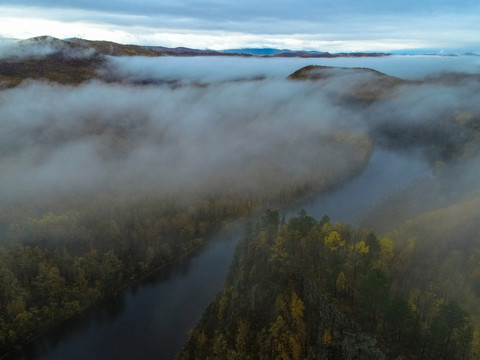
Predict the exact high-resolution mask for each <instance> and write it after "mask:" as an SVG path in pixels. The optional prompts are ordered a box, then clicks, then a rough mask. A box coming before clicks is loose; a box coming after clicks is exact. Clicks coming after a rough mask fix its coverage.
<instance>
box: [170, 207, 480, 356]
mask: <svg viewBox="0 0 480 360" xmlns="http://www.w3.org/2000/svg"><path fill="white" fill-rule="evenodd" d="M418 255H420V254H418ZM410 256H412V255H411V254H410ZM407 259H408V258H407ZM407 259H406V255H405V250H404V249H402V247H401V246H400V245H397V244H394V242H393V241H392V240H391V239H389V238H387V237H384V238H380V239H379V238H377V237H376V236H375V235H374V234H373V233H372V232H369V231H366V230H358V231H356V230H354V229H352V228H351V227H350V226H348V225H345V224H341V223H331V222H330V219H329V218H328V216H324V217H323V218H322V219H320V220H319V221H317V220H316V219H314V218H312V217H311V216H308V214H307V213H305V211H302V212H300V214H299V216H297V217H293V218H291V219H289V220H288V222H285V219H284V218H281V217H280V215H279V213H278V211H271V210H267V212H266V213H265V214H264V216H263V217H262V221H261V222H260V223H257V224H254V225H250V226H249V227H248V228H247V229H246V234H245V238H244V240H243V241H242V242H241V244H240V245H239V246H238V248H237V252H236V254H235V260H234V262H233V264H232V266H231V269H230V273H229V275H228V277H227V280H226V283H225V286H224V289H223V290H222V292H221V293H220V294H218V296H217V298H216V299H215V300H214V301H213V302H212V303H211V304H210V305H209V307H208V308H207V309H206V310H205V312H204V314H203V316H202V319H201V320H200V322H199V323H198V325H197V327H196V328H195V329H194V330H193V331H192V333H191V335H190V339H189V341H188V343H187V345H186V347H185V348H184V350H183V352H182V353H181V354H180V355H179V359H385V358H387V359H396V358H398V356H404V357H406V358H411V359H434V358H437V359H475V358H477V356H478V351H479V348H478V340H479V338H478V330H477V329H478V325H477V324H476V323H475V322H474V321H473V319H472V317H471V316H470V314H469V312H468V311H467V310H466V309H465V306H464V305H463V304H460V303H459V302H458V301H456V299H455V296H446V295H445V294H444V292H443V291H444V289H443V288H442V287H438V288H432V289H430V292H431V293H430V294H431V296H432V297H435V298H436V301H432V302H428V303H425V302H424V301H423V297H422V296H418V297H412V296H410V297H406V296H405V294H407V295H408V294H412V293H417V294H418V295H421V291H420V293H419V292H418V291H419V290H418V289H417V288H414V286H413V283H414V282H418V281H428V279H427V278H428V276H427V274H425V270H426V268H427V267H428V265H426V264H424V263H422V262H420V261H417V262H416V267H417V268H416V269H414V270H413V269H412V268H411V265H412V264H411V262H408V260H407ZM415 259H418V258H417V257H415Z"/></svg>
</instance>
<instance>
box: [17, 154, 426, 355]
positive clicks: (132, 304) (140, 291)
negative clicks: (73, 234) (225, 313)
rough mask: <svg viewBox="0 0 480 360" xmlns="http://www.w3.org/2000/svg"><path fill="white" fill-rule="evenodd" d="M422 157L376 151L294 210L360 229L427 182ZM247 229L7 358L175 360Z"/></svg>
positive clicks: (227, 233) (228, 233)
mask: <svg viewBox="0 0 480 360" xmlns="http://www.w3.org/2000/svg"><path fill="white" fill-rule="evenodd" d="M429 174H430V168H429V166H428V165H427V164H426V163H425V162H423V161H422V160H421V159H420V158H418V157H413V156H408V155H406V154H400V153H396V152H390V151H385V150H381V149H377V150H376V151H375V152H374V153H373V155H372V158H371V160H370V163H369V165H368V166H367V168H366V169H365V170H364V171H363V173H362V174H361V175H360V176H358V177H356V178H355V179H353V180H351V181H349V182H348V183H346V184H345V185H343V186H342V187H340V188H338V189H336V190H334V191H331V192H329V193H328V194H324V195H317V196H314V197H312V198H310V199H307V200H305V201H303V202H301V203H297V204H295V205H294V206H291V207H290V208H289V209H288V210H287V211H286V213H287V215H289V216H290V215H295V214H296V213H298V211H300V209H302V208H304V209H306V210H307V212H308V213H309V214H310V215H312V216H314V217H316V218H320V217H321V216H323V215H324V214H328V215H329V216H330V218H331V219H332V220H333V221H344V222H348V223H351V224H353V225H358V224H359V223H360V221H361V218H362V214H364V213H365V211H367V210H368V208H370V207H371V206H373V205H374V204H375V202H376V201H378V200H380V199H381V198H383V197H385V196H386V195H388V194H389V193H391V192H392V191H395V190H398V189H400V188H402V187H405V186H407V185H408V184H410V183H411V182H412V181H414V180H417V179H419V178H422V177H424V176H429ZM242 234H243V229H242V228H241V227H237V228H235V229H233V230H230V231H225V232H223V233H221V234H219V235H217V236H216V237H215V238H214V239H212V241H211V242H209V244H208V245H207V246H206V247H205V248H204V249H202V251H201V252H200V253H199V254H196V255H195V256H193V257H191V258H189V259H185V260H184V261H182V262H181V263H179V264H176V265H175V266H173V267H172V268H170V269H168V270H165V271H161V272H159V273H158V274H155V275H154V276H152V277H150V278H148V279H146V280H145V281H144V282H143V283H141V284H138V285H135V286H132V287H131V288H129V289H127V290H125V291H124V292H123V293H122V294H120V295H118V296H117V297H116V298H115V299H112V300H111V301H108V302H105V303H102V304H100V305H98V306H96V307H95V308H94V309H92V310H90V311H88V312H87V313H86V314H82V316H81V317H80V318H78V319H73V320H71V321H68V322H67V323H65V324H64V325H62V326H59V327H58V328H56V329H54V330H53V331H51V332H50V333H48V334H46V335H44V336H42V337H41V338H39V339H37V340H36V341H35V342H34V343H32V344H31V345H30V346H29V347H28V348H26V349H25V351H24V352H23V353H21V354H19V355H17V356H14V357H11V358H10V359H12V360H13V359H42V360H46V359H58V360H60V359H62V360H64V359H69V360H79V359H89V360H93V359H102V360H104V359H118V360H121V359H129V360H130V359H167V360H168V359H173V358H174V356H175V354H176V353H177V352H178V351H179V350H180V349H181V347H182V345H183V344H184V343H185V340H186V338H187V332H188V330H189V329H191V328H192V327H193V326H194V324H195V322H196V321H197V319H198V318H199V316H200V315H201V313H202V311H203V309H204V308H205V307H206V306H207V304H208V303H209V301H210V300H211V299H212V298H213V297H214V296H215V294H216V293H217V292H218V291H219V290H220V288H221V286H222V283H223V281H224V278H225V276H226V273H227V271H228V267H229V264H230V262H231V260H232V257H233V253H234V249H235V246H236V244H237V243H238V241H239V240H240V238H241V237H242Z"/></svg>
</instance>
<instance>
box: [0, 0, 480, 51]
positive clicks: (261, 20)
mask: <svg viewBox="0 0 480 360" xmlns="http://www.w3.org/2000/svg"><path fill="white" fill-rule="evenodd" d="M0 10H1V14H2V15H1V16H0V34H1V35H3V36H4V37H20V38H26V37H31V36H35V35H44V34H49V35H53V36H57V37H60V38H66V37H84V38H88V39H94V40H100V39H103V40H112V41H118V42H121V43H137V44H148V45H163V46H173V47H175V46H187V47H193V48H211V49H226V48H239V47H278V48H291V49H306V50H324V51H331V52H342V51H392V50H399V49H415V48H424V49H426V48H435V49H437V50H440V49H445V50H448V49H460V50H466V49H467V50H470V51H480V49H479V48H478V40H477V34H478V33H479V30H480V29H479V26H480V25H479V24H480V21H479V20H480V15H478V14H480V5H478V3H477V2H475V1H462V2H461V4H460V3H459V2H455V1H451V0H443V1H435V2H434V1H422V2H418V1H417V2H414V1H390V2H381V1H377V0H374V1H368V2H358V1H352V0H343V1H336V2H333V3H332V2H326V1H321V2H318V1H312V0H303V1H294V2H293V1H280V2H278V1H277V2H271V1H266V2H262V3H260V4H259V3H258V2H252V1H243V2H234V1H218V0H215V1H213V0H212V1H206V2H205V1H203V2H198V1H191V0H184V1H175V2H171V1H162V2H158V1H143V2H142V3H141V4H139V3H138V2H133V1H122V2H106V1H102V2H98V1H96V2H94V1H76V2H71V1H65V0H64V1H55V2H54V1H41V2H37V1H24V2H22V5H21V6H19V4H18V2H17V1H12V0H7V1H4V2H2V6H1V7H0ZM476 14H477V15H476ZM39 31H42V33H41V34H40V33H38V32H39Z"/></svg>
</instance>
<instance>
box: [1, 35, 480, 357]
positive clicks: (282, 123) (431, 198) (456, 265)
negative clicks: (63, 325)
mask: <svg viewBox="0 0 480 360" xmlns="http://www.w3.org/2000/svg"><path fill="white" fill-rule="evenodd" d="M30 45H31V44H29V43H26V44H23V45H18V43H13V42H8V41H5V40H3V41H2V43H0V59H1V61H3V62H4V64H7V65H8V66H7V65H5V66H6V67H5V69H6V68H7V67H8V69H13V70H11V71H12V73H11V74H9V73H8V71H6V70H5V71H4V72H3V73H0V85H1V86H2V90H0V121H1V125H2V126H1V127H0V203H1V205H0V236H1V238H0V275H1V277H0V279H1V280H0V290H1V291H0V294H1V298H0V348H1V350H3V349H5V351H6V350H9V349H11V348H13V347H15V346H18V344H22V343H24V342H27V341H29V340H31V339H32V338H33V337H34V336H36V335H37V334H38V333H41V332H43V331H46V330H47V329H49V328H51V327H52V326H54V325H55V324H56V323H58V322H60V321H62V320H63V319H65V318H69V317H72V316H74V315H76V314H79V313H81V312H82V311H84V310H85V309H87V308H88V307H89V306H91V305H92V304H93V303H95V302H96V301H98V300H99V299H103V298H106V297H108V296H111V294H112V293H114V292H115V291H117V290H118V289H119V288H121V287H123V286H125V285H127V284H129V283H131V282H132V281H134V280H136V279H139V278H142V276H145V274H148V273H150V272H152V271H154V270H155V269H158V268H162V267H164V266H165V265H166V264H170V263H172V262H175V261H178V259H180V258H181V257H183V256H185V254H189V253H192V252H193V251H195V250H197V249H199V248H201V247H202V246H203V245H204V244H205V243H206V242H208V239H209V238H210V237H211V235H212V234H213V233H215V232H216V231H218V230H219V229H222V228H223V227H224V226H225V225H228V224H231V223H232V222H234V221H237V220H239V219H250V218H252V216H258V215H259V214H260V213H262V212H264V211H265V210H267V209H269V208H275V209H279V210H280V211H282V209H285V208H288V206H290V205H291V204H292V203H295V202H298V201H300V200H302V199H304V198H306V197H309V196H312V194H317V193H322V192H324V191H327V190H331V189H332V188H335V189H338V188H339V189H341V186H342V185H343V184H345V183H347V182H348V181H349V180H351V179H353V178H355V177H357V176H359V175H360V174H361V173H362V171H363V170H364V169H365V168H366V167H367V166H369V165H368V163H369V159H370V156H371V155H372V153H374V152H375V151H376V150H377V149H384V150H387V151H395V152H399V153H402V154H406V156H409V157H412V158H415V159H418V158H420V159H421V160H422V161H424V162H425V163H427V164H428V166H429V167H430V168H431V174H430V176H428V177H425V178H422V179H418V180H417V181H416V182H415V183H412V184H409V185H408V186H407V187H405V188H402V189H397V191H396V192H395V193H393V194H388V195H387V196H386V197H384V198H382V199H381V200H380V201H379V202H378V203H376V204H374V206H373V207H372V208H371V209H369V212H368V213H367V214H365V217H364V218H365V220H364V222H363V223H362V227H365V228H367V229H369V230H368V231H370V230H373V231H375V232H376V233H377V236H378V238H379V239H380V238H382V239H383V237H385V238H388V239H391V240H388V241H390V242H391V243H392V244H394V245H392V248H394V249H395V251H398V253H395V256H397V257H395V258H394V257H393V256H394V255H392V259H393V258H394V260H395V261H393V260H392V261H391V263H388V262H387V261H385V258H382V257H381V256H380V255H378V254H377V255H378V258H375V259H376V260H375V261H376V263H375V264H376V265H375V266H377V267H378V268H381V269H382V271H385V273H386V274H387V275H389V276H391V279H392V280H391V281H392V284H394V285H395V287H394V286H393V285H392V288H395V290H392V294H393V292H394V291H395V296H403V297H404V298H406V299H407V300H406V301H408V303H409V304H410V305H412V306H413V305H415V306H416V307H417V308H418V309H420V310H421V311H423V312H422V313H421V314H420V315H419V317H420V318H421V322H419V324H421V326H423V329H426V330H425V333H428V331H430V330H428V329H430V327H429V326H431V325H432V324H433V323H435V322H434V321H433V320H432V319H435V316H436V314H438V312H439V311H440V310H438V309H440V308H441V307H439V305H438V304H443V303H445V304H447V301H446V300H445V299H446V295H445V296H444V298H443V299H442V296H443V294H444V293H443V289H447V288H448V294H449V299H450V297H452V298H454V300H455V301H458V303H460V304H461V306H462V307H463V308H465V309H467V311H468V312H469V314H470V315H469V316H470V318H469V319H470V320H469V324H471V325H472V329H473V330H472V331H471V336H472V339H477V340H480V330H479V329H480V325H479V324H480V302H479V301H478V296H479V294H480V291H479V289H480V287H478V284H479V283H480V276H479V275H478V274H480V272H478V266H479V265H478V264H479V262H478V259H480V256H477V255H478V253H479V252H480V249H478V248H477V247H478V246H477V245H476V241H477V240H478V233H479V232H478V231H479V229H478V225H477V224H478V222H477V220H478V219H479V216H480V207H478V206H477V205H478V203H480V202H479V201H480V200H479V199H480V188H479V186H478V178H479V175H480V162H479V161H480V158H479V156H480V142H479V140H480V133H479V132H480V103H479V102H478V94H479V93H480V77H479V75H478V74H479V70H480V60H479V58H478V57H476V56H459V57H438V56H437V57H432V56H387V57H380V58H377V57H375V58H373V57H372V58H369V57H365V58H336V59H300V58H292V59H290V58H288V59H287V58H278V59H277V58H255V57H254V58H242V57H208V56H205V57H151V58H150V57H143V56H133V57H127V56H121V57H118V56H104V55H99V54H98V53H96V52H95V51H96V50H93V49H92V50H88V49H87V50H85V49H84V48H81V47H79V48H75V47H69V48H65V47H64V46H65V45H64V44H62V43H55V42H52V43H48V44H47V45H48V46H44V45H42V44H34V46H30ZM90 58H94V61H93V62H92V63H91V64H90V63H88V64H87V67H88V71H87V72H86V74H87V75H88V76H87V77H86V79H87V80H86V81H82V82H79V83H76V82H69V81H67V80H68V78H66V77H62V76H63V75H64V74H61V72H60V70H58V71H59V74H60V75H59V79H60V80H59V81H53V80H52V79H51V78H49V77H48V76H45V77H44V78H41V77H40V78H34V79H32V78H22V77H21V76H20V77H18V76H17V74H22V71H24V72H25V73H28V71H31V69H32V68H33V69H34V70H35V66H39V67H40V65H38V64H37V63H35V61H37V60H38V61H40V62H42V61H43V62H42V64H43V65H42V66H47V65H48V66H51V64H50V65H49V62H52V64H58V63H61V62H69V61H74V62H75V61H82V64H84V63H83V62H88V61H89V59H90ZM15 64H23V65H22V66H24V68H21V69H20V70H18V71H17V69H16V68H15ZM45 64H47V65H45ZM74 64H77V63H74ZM92 64H93V65H94V66H95V68H94V69H95V71H94V72H92V73H90V72H89V71H92V70H91V69H92V68H91V66H93V65H92ZM310 65H315V66H310ZM19 66H20V65H19ZM55 66H56V65H55ZM55 66H54V67H55ZM82 66H83V65H82ZM12 74H13V75H12ZM45 74H47V72H46V71H45ZM48 74H50V73H48ZM92 74H93V75H92ZM9 76H10V77H9ZM15 76H17V77H18V79H20V80H21V81H20V80H19V81H17V80H18V79H17V78H15ZM49 76H50V75H49ZM12 78H15V79H14V81H13V82H9V81H11V79H12ZM65 79H67V80H65ZM12 84H13V85H12ZM393 165H395V164H392V166H393ZM402 166H404V169H403V170H404V171H405V172H408V171H409V168H408V163H403V165H402ZM360 196H361V194H360ZM268 211H270V210H268ZM267 214H270V215H271V214H272V212H270V213H268V212H267ZM277 215H278V214H277ZM326 215H328V214H326ZM263 219H265V218H263ZM277 220H278V219H277ZM287 221H288V219H287ZM439 221H440V222H441V226H437V224H438V222H439ZM294 222H295V220H293V222H289V223H288V224H283V225H285V226H290V225H291V226H292V227H293V225H292V224H293V223H294ZM312 224H313V222H312ZM315 224H316V225H315V226H317V227H321V226H324V225H325V224H326V223H325V222H323V220H322V221H320V222H318V223H315ZM276 226H279V224H276ZM312 226H313V225H312ZM329 226H330V225H329ZM332 226H333V227H331V228H328V227H327V228H328V229H329V230H328V231H330V233H331V232H332V231H333V230H332V229H334V227H335V226H337V227H338V229H337V228H335V229H337V230H338V233H339V234H341V235H342V236H344V234H349V235H348V236H352V238H353V237H354V236H353V235H351V231H353V230H352V229H351V228H349V227H345V228H343V227H342V226H343V225H334V224H332ZM327 228H325V229H327ZM285 229H287V227H285V228H284V230H285ZM339 229H340V230H339ZM434 229H435V230H434ZM337 230H335V231H337ZM355 230H357V229H355ZM285 231H287V230H285ZM319 231H320V230H319ZM322 231H323V230H322ZM325 231H327V230H325ZM358 231H360V232H361V231H364V232H363V233H362V234H363V235H361V236H364V237H366V236H367V235H365V234H366V233H367V230H362V229H358ZM330 233H329V234H330ZM456 233H457V234H459V236H461V239H456V238H455V234H456ZM273 234H274V232H271V233H268V234H267V235H268V236H270V237H271V239H270V240H268V241H272V244H273V242H274V240H272V239H274V238H275V236H276V235H273ZM275 234H276V233H275ZM322 234H323V235H322V236H324V238H325V239H327V238H329V237H328V236H327V235H328V234H327V235H326V233H325V234H324V233H322ZM267 235H265V236H267ZM261 236H263V235H261V234H260V235H259V238H260V240H259V241H260V243H261V241H262V240H261ZM268 236H267V237H268ZM339 236H340V235H339ZM345 236H347V235H345ZM359 236H360V235H359ZM322 239H323V238H322ZM362 239H363V238H362ZM369 239H370V241H373V240H371V239H372V238H371V237H370V238H369ZM436 239H440V240H438V243H435V240H436ZM457 240H458V241H457ZM255 241H256V240H255ZM268 241H267V242H268ZM275 241H276V240H275ZM325 241H327V240H325ZM332 241H333V240H332ZM362 241H363V240H362ZM365 241H366V240H365ZM375 241H376V240H375ZM340 243H341V242H340ZM272 244H270V243H269V245H272ZM372 244H374V243H370V244H369V245H368V246H370V247H371V249H373V248H374V245H372ZM379 244H383V245H382V246H384V245H385V244H390V243H389V242H385V241H383V242H381V241H380V243H379ZM364 245H365V244H364ZM272 246H273V245H272ZM377 246H380V245H378V244H377ZM427 248H429V249H431V248H433V249H434V250H435V251H433V252H432V253H430V254H429V253H428V250H427ZM353 249H355V244H354V245H353ZM274 250H275V249H274ZM330 250H331V248H330ZM372 251H373V250H372ZM353 252H355V251H353ZM367 252H368V251H367ZM382 254H383V253H382ZM392 254H394V253H393V250H392ZM452 254H455V256H457V257H454V256H453V255H452ZM468 254H470V255H471V257H469V258H468V259H467V261H466V263H467V264H462V261H461V260H459V259H461V257H462V256H467V255H468ZM472 254H473V255H472ZM285 256H286V255H285ZM355 256H356V255H355ZM372 256H373V255H372ZM382 256H383V255H382ZM422 256H423V257H424V258H425V259H429V260H431V262H432V264H434V265H432V268H440V269H441V271H439V273H440V274H443V275H444V276H445V277H448V274H454V275H455V276H457V280H458V278H461V281H460V283H462V286H463V288H462V291H460V292H458V293H457V294H456V295H450V294H455V292H456V289H455V286H454V285H455V281H453V280H451V279H453V275H452V278H451V279H450V278H449V279H447V280H445V281H446V282H442V281H443V280H439V277H438V273H435V271H433V270H432V271H431V272H428V271H424V270H425V269H424V268H423V267H422V266H423V265H424V263H423V262H422V261H420V260H419V258H421V257H422ZM475 256H477V257H475ZM452 258H454V260H452ZM237 260H238V259H237ZM328 261H330V260H328ZM355 261H356V260H355ZM373 263H374V262H373V260H372V262H371V263H369V266H370V265H372V264H373ZM356 264H357V263H356V262H355V266H356ZM379 264H380V265H379ZM405 264H408V266H406V265H405ZM397 265H398V266H397ZM312 266H314V265H312ZM365 266H366V267H367V265H365ZM372 266H373V265H372ZM395 266H397V267H395ZM394 267H395V268H394ZM408 267H409V268H410V269H411V272H413V271H418V273H424V274H425V277H424V278H421V279H419V278H415V279H413V280H412V279H411V278H410V277H409V275H410V272H409V271H408V270H405V269H406V268H408ZM452 268H453V269H454V270H452ZM430 270H431V269H430ZM474 270H475V271H474ZM232 271H233V270H232ZM252 271H253V270H252ZM266 271H267V270H266ZM345 272H346V270H345ZM342 273H343V272H342ZM434 273H435V274H434ZM398 274H400V275H398ZM472 274H473V275H472ZM337 275H339V274H337V273H335V274H333V275H332V276H335V278H336V276H337ZM394 275H395V276H397V277H394ZM232 276H233V275H232ZM344 276H345V275H344ZM425 279H426V280H425ZM402 281H403V282H402ZM401 282H402V283H401ZM400 283H401V285H399V284H400ZM457 283H458V281H457ZM429 284H435V286H437V287H435V286H432V287H429ZM397 285H398V286H397ZM351 288H352V289H353V288H354V286H353V285H351ZM433 288H434V289H439V290H438V291H437V290H431V289H433ZM336 290H337V289H336V287H335V291H334V297H335V296H337V293H336ZM351 291H352V294H353V292H354V290H351ZM326 292H327V293H328V291H326ZM445 292H446V290H445ZM345 294H346V293H345ZM345 296H347V295H345ZM348 296H350V295H348ZM351 296H352V299H353V295H351ZM392 297H393V295H392ZM462 299H463V300H462ZM343 300H344V299H343ZM352 303H353V300H352ZM432 309H433V310H432ZM352 313H353V314H355V311H353V310H352ZM379 319H380V318H379ZM375 320H376V319H374V320H371V319H370V320H369V321H368V322H367V323H368V324H369V326H370V325H371V329H370V330H372V331H374V330H377V331H378V332H379V331H380V327H379V328H378V329H377V328H376V326H377V323H376V322H375ZM379 322H380V320H379ZM419 326H420V325H419ZM469 326H470V325H469ZM427 330H428V331H427ZM235 331H236V330H235ZM432 331H433V330H432ZM198 334H200V332H198ZM386 338H388V336H387V337H386ZM426 339H427V338H426ZM193 340H195V339H193ZM193 340H192V341H193ZM385 341H387V340H385ZM425 341H427V340H425ZM432 341H433V340H432ZM435 341H436V340H435ZM439 341H440V340H439ZM455 341H457V340H455ZM445 342H446V343H447V345H446V346H447V347H448V341H446V340H445V339H444V338H442V339H441V341H440V343H439V344H441V346H443V345H445ZM472 344H473V345H472ZM477 345H478V344H477ZM477 345H475V343H474V342H473V340H472V341H470V342H469V344H468V346H469V348H468V351H469V354H470V355H469V356H470V358H471V359H473V358H474V354H476V353H475V351H477V350H478V347H479V346H477ZM332 346H333V345H332ZM432 346H433V345H432ZM435 346H437V345H435ZM438 346H440V345H438ZM461 346H463V345H462V344H460V341H459V340H458V341H457V342H456V343H455V348H454V346H453V345H452V347H451V352H452V354H453V353H455V354H457V352H459V351H460V350H458V349H459V348H460V347H461ZM465 346H467V345H465ZM475 346H476V347H475ZM457 347H458V348H457ZM434 348H435V349H437V348H436V347H434ZM472 349H473V350H472ZM432 351H433V350H432ZM435 351H436V350H435ZM465 351H467V350H465ZM1 353H2V352H1V351H0V355H1ZM472 354H473V355H472ZM455 356H457V355H455ZM454 358H455V359H457V358H458V359H460V357H454ZM467 358H468V357H465V359H467ZM462 359H463V358H462Z"/></svg>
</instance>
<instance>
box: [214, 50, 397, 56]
mask: <svg viewBox="0 0 480 360" xmlns="http://www.w3.org/2000/svg"><path fill="white" fill-rule="evenodd" d="M221 52H222V53H227V54H232V55H233V54H236V55H238V54H241V55H251V56H264V57H304V58H332V57H369V56H372V57H377V56H388V55H390V54H389V53H382V52H351V53H347V52H343V53H334V54H332V53H329V52H321V51H307V50H289V49H274V48H242V49H227V50H221Z"/></svg>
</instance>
